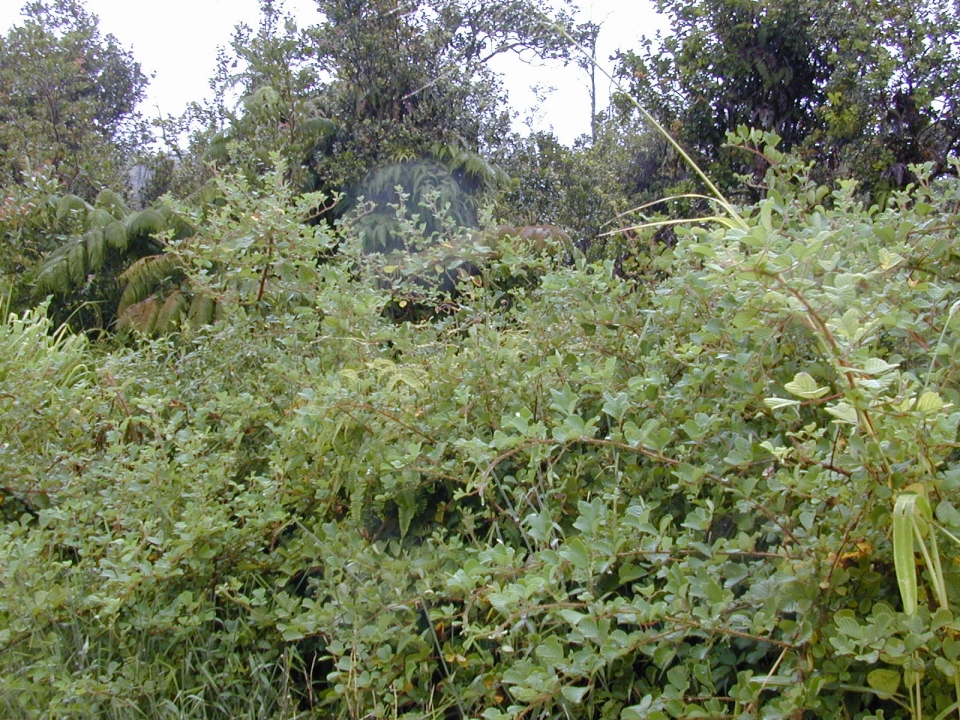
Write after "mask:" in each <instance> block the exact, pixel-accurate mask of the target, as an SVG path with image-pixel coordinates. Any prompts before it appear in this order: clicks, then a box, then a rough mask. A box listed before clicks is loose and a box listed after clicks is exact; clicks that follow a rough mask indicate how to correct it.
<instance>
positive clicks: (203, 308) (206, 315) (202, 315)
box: [187, 293, 217, 325]
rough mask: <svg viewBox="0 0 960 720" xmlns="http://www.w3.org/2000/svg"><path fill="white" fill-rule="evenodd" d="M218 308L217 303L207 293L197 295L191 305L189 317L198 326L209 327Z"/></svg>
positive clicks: (188, 312)
mask: <svg viewBox="0 0 960 720" xmlns="http://www.w3.org/2000/svg"><path fill="white" fill-rule="evenodd" d="M216 308H217V303H216V301H215V300H214V299H213V298H212V297H210V296H209V295H207V294H206V293H197V294H196V295H194V296H193V301H192V302H191V303H190V309H189V310H188V311H187V317H188V318H189V319H190V321H191V322H193V323H196V324H197V325H207V324H209V323H211V322H213V316H214V312H215V311H216Z"/></svg>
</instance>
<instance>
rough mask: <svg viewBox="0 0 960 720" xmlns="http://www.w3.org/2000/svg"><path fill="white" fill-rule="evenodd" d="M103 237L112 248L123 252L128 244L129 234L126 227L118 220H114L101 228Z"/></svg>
mask: <svg viewBox="0 0 960 720" xmlns="http://www.w3.org/2000/svg"><path fill="white" fill-rule="evenodd" d="M103 239H104V241H105V242H106V244H107V245H109V246H110V247H112V248H113V249H114V250H119V251H121V252H123V251H124V250H126V249H127V245H129V240H130V236H129V235H127V229H126V227H124V225H123V223H122V222H120V221H119V220H114V221H113V222H112V223H110V224H109V225H107V226H106V227H105V228H104V229H103Z"/></svg>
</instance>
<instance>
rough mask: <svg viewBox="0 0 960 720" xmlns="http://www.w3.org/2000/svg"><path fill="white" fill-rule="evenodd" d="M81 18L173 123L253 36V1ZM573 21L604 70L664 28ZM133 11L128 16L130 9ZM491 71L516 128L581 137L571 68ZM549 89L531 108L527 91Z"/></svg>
mask: <svg viewBox="0 0 960 720" xmlns="http://www.w3.org/2000/svg"><path fill="white" fill-rule="evenodd" d="M23 4H24V0H0V31H2V32H3V33H4V34H6V32H7V30H9V28H10V27H12V26H13V25H15V24H19V22H20V21H21V16H20V7H22V5H23ZM84 4H85V6H86V8H87V10H89V11H90V12H92V13H93V14H95V15H97V16H98V17H99V18H100V32H101V33H102V34H104V35H106V34H108V33H109V34H113V35H114V36H116V38H117V39H118V40H119V41H120V44H121V45H122V46H123V47H125V48H129V49H131V50H132V51H133V56H134V58H135V59H136V60H137V61H138V62H139V63H140V65H141V67H142V68H143V71H144V73H145V74H147V75H148V76H150V75H153V79H152V80H151V82H150V86H149V88H148V98H147V101H146V102H145V103H144V105H143V106H142V107H141V110H142V111H143V112H144V114H146V115H147V116H156V115H158V114H161V115H168V114H173V115H179V114H180V113H181V112H182V111H183V109H184V108H185V107H186V105H187V103H188V102H190V101H193V100H200V99H202V98H204V97H206V96H207V95H208V94H209V86H208V81H209V79H210V77H211V76H212V75H213V71H214V66H215V63H216V55H217V48H218V47H219V46H226V45H228V44H229V41H230V36H231V34H232V32H233V28H234V27H235V26H236V24H237V23H239V22H246V23H247V24H249V25H250V26H251V27H253V28H256V26H257V22H258V17H259V3H258V2H257V0H139V1H137V0H133V1H132V0H85V3H84ZM579 4H580V6H581V8H582V14H581V17H580V19H581V20H589V19H592V20H593V21H594V22H597V23H599V24H600V25H601V30H600V36H599V42H598V53H597V56H598V59H599V60H600V61H602V62H603V64H604V65H605V66H606V67H607V68H608V70H609V69H612V67H611V66H612V63H610V62H609V61H608V60H607V58H608V56H609V55H611V54H612V53H613V52H614V51H615V50H616V49H617V48H618V47H622V48H625V49H639V46H640V43H639V38H640V36H642V35H647V36H651V37H652V36H653V34H654V33H655V32H656V30H657V28H659V27H665V22H664V20H663V19H662V18H661V17H660V16H658V15H657V14H656V13H655V12H654V10H653V8H652V4H651V2H650V0H580V2H579ZM284 6H285V8H286V10H287V11H288V12H291V13H292V14H293V15H294V16H295V17H296V18H297V21H298V24H300V25H301V26H304V25H307V24H311V23H313V22H315V20H316V17H317V13H316V6H315V5H314V3H313V2H312V1H311V0H286V2H285V4H284ZM133 8H135V9H133ZM495 62H496V64H495V65H494V67H495V68H496V69H497V70H498V71H500V72H503V73H504V74H505V81H506V86H507V89H508V91H509V92H510V99H511V104H512V105H513V107H514V109H515V110H516V111H517V113H518V118H517V123H516V124H517V128H518V129H523V128H524V127H526V126H527V125H529V124H530V122H532V123H533V127H534V128H536V129H550V128H551V127H552V128H553V129H554V131H555V132H556V133H557V135H558V136H559V137H560V139H561V140H563V141H564V142H567V143H570V142H572V141H573V140H574V139H575V138H576V137H577V136H578V135H580V134H582V133H586V132H588V131H589V127H590V101H589V94H588V82H589V79H588V77H587V75H586V73H585V72H584V71H583V70H581V69H580V68H578V67H576V66H575V65H571V66H568V67H567V68H563V67H562V66H559V65H556V66H539V67H535V66H530V65H526V64H524V63H522V62H519V61H517V60H515V59H512V58H506V57H504V58H497V59H496V60H495ZM538 84H539V85H541V86H543V87H552V88H555V89H554V90H553V91H552V92H550V93H549V95H548V97H547V99H546V101H545V102H544V103H542V104H541V105H540V106H539V107H537V101H536V96H535V95H534V93H533V92H532V91H531V90H530V88H531V87H532V86H533V85H538ZM597 88H598V91H599V94H600V99H599V101H598V109H603V108H604V107H605V106H606V104H607V98H608V97H609V90H610V88H609V82H608V81H607V80H606V78H603V77H601V76H600V75H599V74H598V79H597Z"/></svg>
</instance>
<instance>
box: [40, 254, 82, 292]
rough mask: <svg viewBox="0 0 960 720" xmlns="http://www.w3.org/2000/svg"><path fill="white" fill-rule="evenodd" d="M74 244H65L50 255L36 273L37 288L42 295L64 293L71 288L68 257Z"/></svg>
mask: <svg viewBox="0 0 960 720" xmlns="http://www.w3.org/2000/svg"><path fill="white" fill-rule="evenodd" d="M73 246H74V244H73V243H71V244H67V245H63V246H61V247H59V248H57V249H56V250H55V251H54V252H52V253H50V254H49V255H48V256H47V257H46V258H44V260H43V262H42V263H40V268H39V270H38V271H37V280H36V283H37V288H38V289H39V290H40V292H42V293H54V294H58V293H65V292H68V291H69V290H70V288H71V287H73V281H72V279H71V277H70V263H69V256H70V252H71V251H72V250H73Z"/></svg>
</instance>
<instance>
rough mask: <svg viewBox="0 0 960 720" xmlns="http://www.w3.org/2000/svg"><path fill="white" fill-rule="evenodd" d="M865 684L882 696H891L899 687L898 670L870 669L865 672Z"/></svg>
mask: <svg viewBox="0 0 960 720" xmlns="http://www.w3.org/2000/svg"><path fill="white" fill-rule="evenodd" d="M867 685H869V686H870V687H872V688H873V689H874V690H876V691H877V693H878V694H879V695H880V696H881V697H883V696H885V695H886V696H888V697H889V696H893V695H895V694H896V692H897V690H899V689H900V672H899V671H898V670H892V669H889V668H880V669H878V670H871V671H870V672H869V673H867Z"/></svg>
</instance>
